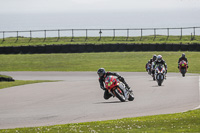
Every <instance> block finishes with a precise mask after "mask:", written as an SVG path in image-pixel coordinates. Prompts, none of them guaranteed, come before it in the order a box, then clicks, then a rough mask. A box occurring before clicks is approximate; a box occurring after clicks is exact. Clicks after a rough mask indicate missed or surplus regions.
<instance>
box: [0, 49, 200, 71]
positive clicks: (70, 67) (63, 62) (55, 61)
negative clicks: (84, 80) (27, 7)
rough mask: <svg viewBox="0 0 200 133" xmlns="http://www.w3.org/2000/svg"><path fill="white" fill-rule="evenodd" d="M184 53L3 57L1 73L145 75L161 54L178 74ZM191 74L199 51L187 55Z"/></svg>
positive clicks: (197, 65)
mask: <svg viewBox="0 0 200 133" xmlns="http://www.w3.org/2000/svg"><path fill="white" fill-rule="evenodd" d="M182 53H183V52H106V53H69V54H27V55H23V54H17V55H0V59H1V60H0V71H97V70H98V69H99V68H101V67H104V68H105V69H106V70H107V71H116V72H120V71H127V72H144V71H145V64H146V63H147V61H148V60H149V59H150V58H152V56H153V55H154V54H157V55H158V54H161V55H162V56H163V59H164V60H165V61H166V63H167V65H168V72H178V68H177V66H178V59H179V57H180V56H181V54H182ZM185 54H186V57H187V58H188V61H189V69H188V72H190V73H200V67H199V66H200V62H199V59H200V52H185Z"/></svg>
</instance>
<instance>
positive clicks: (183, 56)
mask: <svg viewBox="0 0 200 133" xmlns="http://www.w3.org/2000/svg"><path fill="white" fill-rule="evenodd" d="M182 60H184V61H186V63H187V68H188V60H187V58H186V57H185V53H183V54H182V56H181V57H180V58H179V60H178V68H179V63H180V62H181V61H182Z"/></svg>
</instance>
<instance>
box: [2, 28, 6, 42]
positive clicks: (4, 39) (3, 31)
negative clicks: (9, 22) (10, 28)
mask: <svg viewBox="0 0 200 133" xmlns="http://www.w3.org/2000/svg"><path fill="white" fill-rule="evenodd" d="M4 41H5V31H3V40H2V43H3V42H4Z"/></svg>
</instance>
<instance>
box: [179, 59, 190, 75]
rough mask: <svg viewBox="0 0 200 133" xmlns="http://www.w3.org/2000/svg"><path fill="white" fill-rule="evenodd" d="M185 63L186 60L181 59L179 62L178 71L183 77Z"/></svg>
mask: <svg viewBox="0 0 200 133" xmlns="http://www.w3.org/2000/svg"><path fill="white" fill-rule="evenodd" d="M187 68H188V67H187V63H186V61H184V60H182V61H180V63H179V72H180V73H181V74H182V76H183V77H185V73H186V72H187Z"/></svg>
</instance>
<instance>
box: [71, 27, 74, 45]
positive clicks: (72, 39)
mask: <svg viewBox="0 0 200 133" xmlns="http://www.w3.org/2000/svg"><path fill="white" fill-rule="evenodd" d="M73 41H74V29H72V38H71V42H73Z"/></svg>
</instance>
